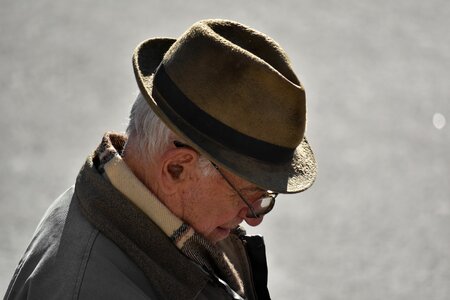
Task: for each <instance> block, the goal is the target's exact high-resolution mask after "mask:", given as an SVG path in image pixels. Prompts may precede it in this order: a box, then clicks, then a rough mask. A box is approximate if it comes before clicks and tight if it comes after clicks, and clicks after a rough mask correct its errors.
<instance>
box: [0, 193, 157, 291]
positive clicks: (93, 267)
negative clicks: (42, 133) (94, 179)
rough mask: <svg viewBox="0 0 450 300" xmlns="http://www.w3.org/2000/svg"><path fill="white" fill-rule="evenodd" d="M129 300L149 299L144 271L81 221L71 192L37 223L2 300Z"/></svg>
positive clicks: (59, 200)
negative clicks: (112, 299) (107, 299)
mask: <svg viewBox="0 0 450 300" xmlns="http://www.w3.org/2000/svg"><path fill="white" fill-rule="evenodd" d="M111 282H115V283H116V284H111ZM121 295H122V296H123V297H121ZM130 295H131V296H132V297H131V299H149V298H153V293H152V290H151V287H150V285H149V283H148V281H147V279H146V277H145V275H144V274H143V273H142V271H141V270H140V269H139V268H138V267H137V266H136V265H135V264H134V263H133V262H132V261H131V260H130V258H129V257H128V256H127V255H125V254H124V253H123V252H122V251H121V250H120V249H119V247H117V245H115V244H114V243H113V242H112V241H110V240H109V239H107V238H106V237H104V236H103V235H102V234H101V233H100V232H99V231H98V230H97V229H96V228H95V227H94V226H92V225H91V224H90V223H89V222H88V221H87V220H86V218H85V217H84V216H83V214H82V213H81V211H80V207H79V205H78V201H77V199H76V196H75V194H74V188H73V187H71V188H70V189H68V190H67V191H66V192H64V193H63V194H62V195H61V196H60V197H59V198H58V199H57V200H55V202H54V203H53V204H52V205H51V206H50V208H49V209H48V210H47V212H46V214H45V215H44V217H43V218H42V220H41V222H40V223H39V225H38V227H37V229H36V231H35V233H34V236H33V239H32V241H31V243H30V245H29V246H28V248H27V250H26V251H25V254H24V255H23V257H22V259H21V261H20V262H19V265H18V267H17V269H16V271H15V274H14V276H13V278H12V280H11V283H10V285H9V287H8V290H7V292H6V295H5V299H106V298H114V299H121V298H123V299H125V298H126V299H130Z"/></svg>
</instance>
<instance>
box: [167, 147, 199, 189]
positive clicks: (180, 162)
mask: <svg viewBox="0 0 450 300" xmlns="http://www.w3.org/2000/svg"><path fill="white" fill-rule="evenodd" d="M197 161H198V153H197V152H196V151H194V150H193V149H190V148H176V149H171V150H169V151H167V152H166V153H165V154H164V155H163V156H162V164H161V173H160V174H161V177H160V178H161V188H163V189H164V190H165V192H166V193H171V192H174V191H176V190H177V189H178V188H179V187H181V186H182V185H183V184H186V183H188V182H189V181H190V180H192V179H194V178H195V171H196V169H197Z"/></svg>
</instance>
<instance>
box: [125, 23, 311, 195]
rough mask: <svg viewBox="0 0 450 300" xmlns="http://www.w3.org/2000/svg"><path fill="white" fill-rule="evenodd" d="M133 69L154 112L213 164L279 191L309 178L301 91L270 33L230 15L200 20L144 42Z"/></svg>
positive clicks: (305, 184)
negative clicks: (175, 32)
mask: <svg viewBox="0 0 450 300" xmlns="http://www.w3.org/2000/svg"><path fill="white" fill-rule="evenodd" d="M133 67H134V72H135V75H136V79H137V83H138V85H139V88H140V91H141V93H142V94H143V95H144V97H145V98H146V99H147V102H148V103H149V105H150V106H151V108H152V110H153V111H154V112H155V113H156V114H157V115H158V116H159V117H160V118H161V119H162V120H163V121H164V122H165V123H166V124H167V125H168V126H169V127H170V128H171V129H172V130H173V131H174V132H175V133H177V134H178V135H180V136H181V137H183V138H184V139H185V140H186V141H188V142H189V143H190V145H192V146H193V147H194V148H195V149H197V150H198V151H199V152H200V153H202V154H203V155H205V156H207V157H208V158H209V159H211V160H212V161H214V162H215V163H216V164H218V165H220V166H222V167H224V168H226V169H228V170H230V171H231V172H233V173H234V174H236V175H238V176H240V177H242V178H244V179H246V180H248V181H250V182H252V183H254V184H256V185H257V186H259V187H261V188H264V189H267V190H271V191H274V192H279V193H295V192H300V191H303V190H305V189H307V188H308V187H309V186H310V185H311V184H312V183H313V182H314V179H315V177H316V162H315V159H314V155H313V152H312V150H311V148H310V146H309V144H308V142H307V140H306V138H305V137H304V133H305V127H306V99H305V91H304V89H303V87H302V85H301V84H300V82H299V80H298V79H297V77H296V75H295V74H294V72H293V70H292V68H291V65H290V63H289V59H288V57H287V55H286V53H285V52H284V50H283V49H282V48H281V47H280V46H279V45H278V44H277V43H276V42H275V41H273V40H272V39H271V38H269V37H268V36H266V35H264V34H263V33H261V32H258V31H256V30H254V29H251V28H249V27H247V26H245V25H242V24H239V23H237V22H233V21H228V20H203V21H200V22H197V23H195V24H194V25H192V26H191V27H190V28H189V29H188V30H187V31H186V32H185V33H184V34H182V35H181V37H179V38H178V39H170V38H153V39H149V40H146V41H144V42H142V43H141V44H140V45H139V46H138V47H137V48H136V50H135V52H134V55H133Z"/></svg>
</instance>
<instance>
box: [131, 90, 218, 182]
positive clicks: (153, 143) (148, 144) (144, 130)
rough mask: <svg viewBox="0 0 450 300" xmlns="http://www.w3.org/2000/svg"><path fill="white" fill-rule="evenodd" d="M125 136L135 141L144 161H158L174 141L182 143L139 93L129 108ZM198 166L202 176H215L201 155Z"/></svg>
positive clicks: (212, 169) (210, 165)
mask: <svg viewBox="0 0 450 300" xmlns="http://www.w3.org/2000/svg"><path fill="white" fill-rule="evenodd" d="M127 135H128V136H129V137H133V138H135V139H136V141H137V148H138V149H137V150H138V151H139V155H140V157H141V158H142V159H144V160H145V161H151V160H152V159H158V158H159V157H160V156H161V155H162V154H163V153H164V152H165V151H166V150H168V149H169V148H170V147H171V146H172V145H173V142H174V141H175V140H177V141H180V142H184V141H183V139H182V138H180V137H179V136H177V135H176V134H175V133H174V132H173V131H172V130H170V129H169V127H167V126H166V124H164V122H163V121H161V119H160V118H159V117H158V116H157V115H156V114H155V113H154V112H153V110H152V109H151V108H150V106H149V105H148V103H147V100H146V99H145V97H144V96H143V95H142V94H141V93H139V95H138V96H137V98H136V100H135V101H134V103H133V106H132V108H131V112H130V121H129V123H128V127H127ZM198 166H199V168H200V170H201V172H202V174H203V175H204V176H211V175H213V174H215V172H214V170H215V169H214V167H213V166H212V164H211V162H210V161H209V160H208V159H207V158H206V157H204V156H203V155H200V156H199V161H198Z"/></svg>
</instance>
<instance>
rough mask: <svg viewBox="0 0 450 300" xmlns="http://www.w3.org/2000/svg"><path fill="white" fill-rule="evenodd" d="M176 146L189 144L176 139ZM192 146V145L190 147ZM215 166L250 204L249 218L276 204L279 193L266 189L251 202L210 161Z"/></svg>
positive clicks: (265, 211)
mask: <svg viewBox="0 0 450 300" xmlns="http://www.w3.org/2000/svg"><path fill="white" fill-rule="evenodd" d="M173 143H174V145H175V147H177V148H180V147H189V146H188V145H186V144H184V143H182V142H179V141H174V142H173ZM189 148H190V147H189ZM210 162H211V164H212V165H213V167H214V168H215V169H216V170H217V172H219V174H220V175H221V176H222V178H223V179H224V180H225V181H226V182H227V183H228V185H229V186H230V187H231V188H232V189H233V190H234V191H235V192H236V194H237V195H238V196H239V198H241V200H242V201H243V202H244V203H245V204H246V205H247V206H248V209H249V210H248V212H247V215H246V216H247V218H260V217H262V216H264V215H265V214H267V213H269V212H270V211H271V210H272V209H273V207H274V206H275V198H276V197H277V196H278V193H274V192H272V191H266V192H265V193H264V195H262V196H261V197H259V198H258V200H256V201H254V202H252V203H250V202H249V201H248V200H247V199H246V197H244V195H242V193H241V192H240V191H239V190H238V189H237V188H236V187H235V186H234V184H233V183H232V182H231V181H230V180H229V179H228V178H227V177H226V176H225V174H224V173H223V172H222V171H221V170H220V169H219V167H218V166H217V165H216V164H215V163H213V162H212V161H210Z"/></svg>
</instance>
